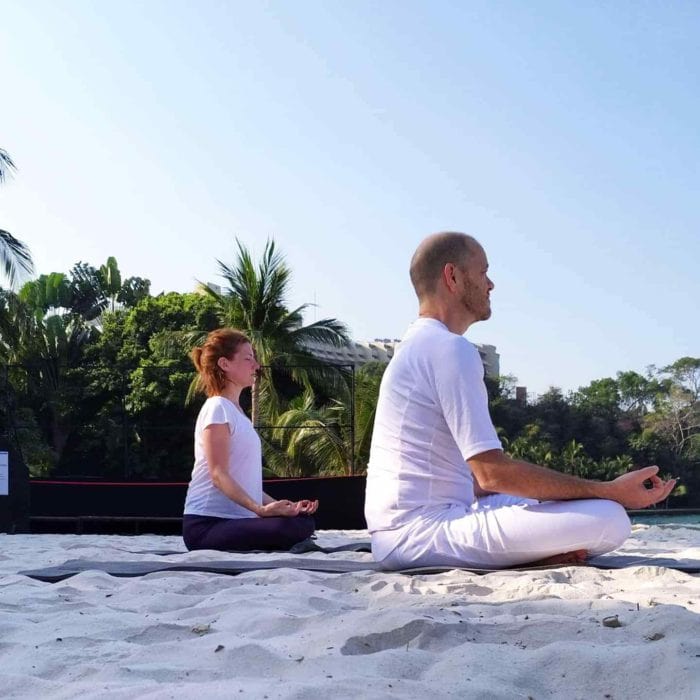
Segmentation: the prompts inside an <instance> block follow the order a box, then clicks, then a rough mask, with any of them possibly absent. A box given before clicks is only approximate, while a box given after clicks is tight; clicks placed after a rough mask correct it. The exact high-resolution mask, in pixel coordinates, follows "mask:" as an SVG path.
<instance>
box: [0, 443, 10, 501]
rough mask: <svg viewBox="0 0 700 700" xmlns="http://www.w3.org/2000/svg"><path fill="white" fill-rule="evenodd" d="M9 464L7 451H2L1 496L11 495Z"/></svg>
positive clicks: (0, 471) (0, 455) (0, 459)
mask: <svg viewBox="0 0 700 700" xmlns="http://www.w3.org/2000/svg"><path fill="white" fill-rule="evenodd" d="M9 464H10V459H9V455H8V454H7V452H0V496H9V495H10V478H9Z"/></svg>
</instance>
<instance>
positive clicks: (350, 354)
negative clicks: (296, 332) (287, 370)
mask: <svg viewBox="0 0 700 700" xmlns="http://www.w3.org/2000/svg"><path fill="white" fill-rule="evenodd" d="M400 342H401V341H400V340H398V339H396V338H375V339H374V340H363V341H359V340H355V341H351V342H350V343H348V344H347V345H341V346H336V345H331V344H329V343H308V345H307V348H308V350H309V351H310V352H311V353H312V354H313V355H315V356H316V357H318V358H319V359H320V360H325V361H326V362H334V363H336V364H343V365H354V366H355V367H361V366H362V365H366V364H367V363H368V362H382V363H383V364H387V363H388V362H389V361H390V360H391V358H392V357H393V356H394V352H395V351H396V348H397V346H398V344H399V343H400ZM475 346H476V349H477V350H478V351H479V355H480V356H481V361H482V362H483V364H484V374H485V375H486V376H487V377H492V378H496V377H498V375H499V371H500V356H499V354H498V353H497V352H496V347H495V346H494V345H482V344H479V343H476V344H475Z"/></svg>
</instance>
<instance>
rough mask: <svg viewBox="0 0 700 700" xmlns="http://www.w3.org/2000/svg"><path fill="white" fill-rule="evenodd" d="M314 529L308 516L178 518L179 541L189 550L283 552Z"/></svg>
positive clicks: (186, 516)
mask: <svg viewBox="0 0 700 700" xmlns="http://www.w3.org/2000/svg"><path fill="white" fill-rule="evenodd" d="M314 528H315V523H314V519H313V518H312V517H311V516H310V515H297V516H296V517H294V518H231V519H229V518H211V517H209V516H206V515H185V516H183V518H182V538H183V539H184V540H185V546H186V547H187V549H190V550H192V549H218V550H221V551H224V552H226V551H233V552H250V551H253V550H266V551H280V550H282V551H284V550H288V549H290V548H291V547H293V546H294V545H295V544H296V543H297V542H301V541H302V540H305V539H306V538H307V537H310V536H311V535H312V534H313V532H314Z"/></svg>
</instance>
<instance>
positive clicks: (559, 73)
mask: <svg viewBox="0 0 700 700" xmlns="http://www.w3.org/2000/svg"><path fill="white" fill-rule="evenodd" d="M699 36H700V5H699V4H698V3H695V2H691V1H688V2H683V1H681V0H679V1H678V2H674V3H668V2H662V1H659V2H642V1H636V2H622V1H620V2H614V3H609V2H585V3H573V2H558V1H557V2H528V3H523V2H486V1H484V2H439V1H437V2H391V1H382V2H362V1H357V0H354V1H353V2H340V1H325V2H315V1H310V0H306V1H304V2H281V1H280V2H257V1H256V2H249V1H247V2H231V1H229V2H215V1H213V0H206V1H202V2H196V3H195V2H182V1H178V0H176V1H172V0H168V1H167V2H165V1H161V0H149V1H148V2H134V1H133V0H124V1H122V2H118V3H116V2H113V3H107V2H99V1H97V0H95V1H93V2H85V1H82V0H71V1H68V0H59V1H58V2H56V1H55V0H52V1H51V2H40V1H38V0H27V1H26V2H20V1H19V0H14V1H8V0H0V85H1V92H0V100H1V101H2V105H1V107H0V147H2V148H5V149H6V150H7V151H8V152H9V153H10V154H11V156H12V157H13V158H14V160H15V161H16V163H17V165H18V167H19V171H18V173H17V175H16V177H15V178H14V179H13V181H11V182H10V183H9V184H7V185H6V186H5V187H3V188H2V190H0V226H2V228H5V229H7V230H10V231H11V232H12V233H14V234H15V235H16V236H17V237H18V238H20V239H21V240H23V241H24V242H26V243H27V244H28V245H29V246H30V248H31V250H32V252H33V255H34V258H35V261H36V264H37V268H38V272H40V273H45V272H50V271H66V272H67V271H68V270H69V268H70V267H71V266H72V265H73V264H74V263H75V262H77V261H78V260H82V261H85V262H89V263H91V264H93V265H96V266H99V265H100V264H102V263H104V262H105V260H106V258H107V257H108V256H109V255H114V256H115V257H116V258H117V260H118V262H119V265H120V268H121V270H122V273H123V274H124V275H127V276H130V275H138V276H141V277H147V278H149V279H150V280H151V281H152V291H153V292H154V293H158V292H159V291H162V290H167V291H169V290H175V291H191V290H192V289H193V288H194V286H195V280H196V279H198V280H204V281H214V282H216V281H218V279H217V276H216V270H217V267H216V263H215V260H216V259H217V258H218V259H221V260H224V261H227V262H232V261H233V260H234V257H235V246H234V238H235V237H236V236H238V237H239V238H240V239H241V240H243V241H244V242H245V243H246V244H247V245H249V246H250V247H251V248H252V249H253V250H254V251H256V252H259V251H260V250H262V247H263V245H264V242H265V240H266V238H267V237H268V236H273V237H274V238H275V240H276V241H277V243H278V245H279V246H280V247H281V249H282V251H283V252H284V253H285V254H286V257H287V260H288V262H289V264H290V266H291V267H292V269H293V271H294V279H293V293H292V295H291V297H290V299H289V302H290V304H299V303H303V302H313V301H314V299H315V300H316V302H317V304H318V308H317V310H316V312H315V313H316V315H317V317H318V318H321V317H328V316H333V317H337V318H340V319H341V320H343V321H345V322H346V323H347V324H348V325H349V327H350V330H351V332H352V334H353V336H354V337H355V338H357V339H368V338H374V337H400V336H401V335H402V334H403V332H404V329H405V327H406V326H407V324H408V323H409V322H410V321H411V320H412V319H413V317H414V315H415V312H416V304H415V300H414V297H413V292H412V290H411V287H410V284H409V281H408V274H407V269H408V262H409V259H410V257H411V254H412V252H413V250H414V249H415V246H416V245H417V244H418V242H419V241H420V240H421V239H422V238H423V237H424V236H425V235H427V234H429V233H432V232H434V231H437V230H445V229H452V230H461V231H466V232H468V233H471V234H473V235H475V236H476V237H477V238H478V239H479V240H481V242H482V243H483V245H484V247H485V248H486V251H487V253H488V255H489V258H490V262H491V271H492V277H493V279H494V281H495V284H496V288H495V290H494V293H493V295H492V304H493V309H494V313H493V317H492V319H491V320H490V321H488V322H487V323H482V324H479V325H477V326H474V327H473V328H472V329H470V331H469V332H468V334H467V335H468V337H470V338H471V339H472V340H474V341H475V342H486V343H492V344H494V345H496V346H497V348H498V351H499V352H500V353H501V368H502V371H503V372H505V373H512V374H515V375H516V376H517V377H518V378H519V381H520V383H522V384H525V385H527V386H528V387H529V388H530V389H531V390H532V391H534V392H542V391H544V390H546V389H547V387H548V386H549V385H555V386H560V387H562V388H563V389H565V390H568V389H574V388H576V387H578V386H580V385H582V384H586V383H588V382H589V381H591V380H592V379H596V378H600V377H604V376H611V375H614V373H615V372H616V371H617V370H625V369H635V370H638V371H643V370H644V368H645V367H646V366H647V365H648V364H652V363H653V364H656V365H664V364H667V363H670V362H672V361H673V360H675V359H677V358H679V357H681V356H684V355H693V356H698V355H700V323H699V322H698V312H697V307H698V303H699V301H700V283H699V281H698V264H699V263H700V235H699V234H700V173H699V168H698V164H699V162H700V129H698V125H699V124H700V96H699V95H700V90H698V86H699V85H700V41H698V37H699ZM313 317H314V312H312V313H311V315H310V317H309V318H310V319H311V320H313Z"/></svg>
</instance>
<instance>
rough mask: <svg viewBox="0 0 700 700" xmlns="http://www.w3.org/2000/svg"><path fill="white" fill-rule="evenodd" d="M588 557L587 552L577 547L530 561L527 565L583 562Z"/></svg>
mask: <svg viewBox="0 0 700 700" xmlns="http://www.w3.org/2000/svg"><path fill="white" fill-rule="evenodd" d="M586 559H588V552H587V551H586V550H585V549H577V550H575V551H573V552H564V553H563V554H555V555H554V556H552V557H546V558H545V559H539V560H538V561H532V562H530V563H529V565H528V566H549V565H550V564H583V563H584V562H585V561H586Z"/></svg>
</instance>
